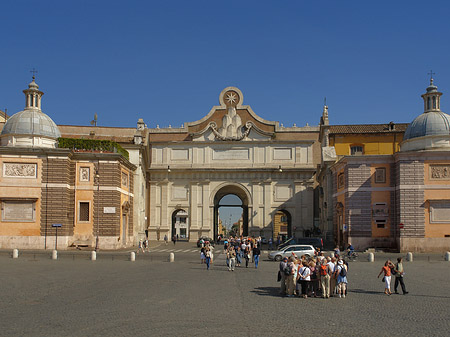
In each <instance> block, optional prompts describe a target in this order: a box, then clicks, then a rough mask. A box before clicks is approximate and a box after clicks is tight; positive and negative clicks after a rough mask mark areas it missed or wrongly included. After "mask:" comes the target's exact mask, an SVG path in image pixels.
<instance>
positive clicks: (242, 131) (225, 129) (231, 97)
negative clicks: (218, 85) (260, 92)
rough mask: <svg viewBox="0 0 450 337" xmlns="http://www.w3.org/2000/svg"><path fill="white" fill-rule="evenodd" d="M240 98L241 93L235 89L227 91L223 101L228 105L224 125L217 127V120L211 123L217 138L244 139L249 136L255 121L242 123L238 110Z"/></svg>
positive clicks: (223, 120)
mask: <svg viewBox="0 0 450 337" xmlns="http://www.w3.org/2000/svg"><path fill="white" fill-rule="evenodd" d="M240 99H241V98H240V97H239V94H238V93H237V92H235V91H233V90H229V91H227V92H225V94H224V96H223V101H224V103H225V105H226V107H227V113H226V115H225V116H224V117H223V118H222V126H221V127H220V128H217V124H216V123H215V122H211V123H210V124H209V126H210V127H211V129H212V131H213V133H214V135H215V136H216V138H217V139H220V140H242V139H244V138H245V137H247V136H248V134H249V132H250V129H251V128H252V126H253V123H252V122H247V123H245V125H242V120H241V117H240V116H239V115H238V113H237V111H236V106H237V105H238V104H239V102H240Z"/></svg>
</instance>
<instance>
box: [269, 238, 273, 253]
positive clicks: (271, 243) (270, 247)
mask: <svg viewBox="0 0 450 337" xmlns="http://www.w3.org/2000/svg"><path fill="white" fill-rule="evenodd" d="M272 246H273V240H272V238H269V250H272Z"/></svg>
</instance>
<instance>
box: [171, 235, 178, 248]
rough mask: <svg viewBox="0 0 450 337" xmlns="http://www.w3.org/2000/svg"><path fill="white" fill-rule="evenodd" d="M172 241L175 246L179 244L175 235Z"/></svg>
mask: <svg viewBox="0 0 450 337" xmlns="http://www.w3.org/2000/svg"><path fill="white" fill-rule="evenodd" d="M172 241H173V245H174V246H175V244H176V243H177V236H176V235H175V234H174V235H173V236H172Z"/></svg>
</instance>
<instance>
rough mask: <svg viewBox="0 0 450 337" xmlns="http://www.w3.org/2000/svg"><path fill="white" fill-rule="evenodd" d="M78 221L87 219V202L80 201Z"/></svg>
mask: <svg viewBox="0 0 450 337" xmlns="http://www.w3.org/2000/svg"><path fill="white" fill-rule="evenodd" d="M78 221H89V202H80V208H79V212H78Z"/></svg>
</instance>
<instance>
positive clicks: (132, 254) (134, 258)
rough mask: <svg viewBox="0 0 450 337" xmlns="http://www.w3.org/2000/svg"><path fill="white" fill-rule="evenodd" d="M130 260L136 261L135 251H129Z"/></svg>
mask: <svg viewBox="0 0 450 337" xmlns="http://www.w3.org/2000/svg"><path fill="white" fill-rule="evenodd" d="M130 261H132V262H134V261H136V253H135V252H131V253H130Z"/></svg>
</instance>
